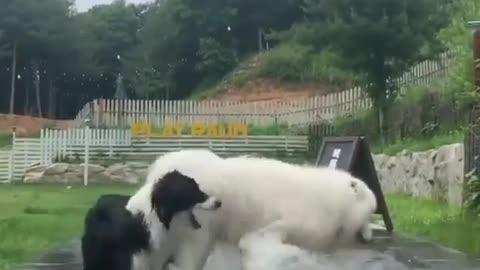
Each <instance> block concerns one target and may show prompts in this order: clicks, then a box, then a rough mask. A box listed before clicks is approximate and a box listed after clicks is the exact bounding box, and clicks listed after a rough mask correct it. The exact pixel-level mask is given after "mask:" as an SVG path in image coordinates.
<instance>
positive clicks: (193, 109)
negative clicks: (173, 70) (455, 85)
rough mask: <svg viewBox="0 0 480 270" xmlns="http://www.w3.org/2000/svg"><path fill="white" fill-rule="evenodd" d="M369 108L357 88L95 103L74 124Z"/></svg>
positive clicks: (436, 70) (324, 114)
mask: <svg viewBox="0 0 480 270" xmlns="http://www.w3.org/2000/svg"><path fill="white" fill-rule="evenodd" d="M453 56H454V51H449V52H445V53H442V54H441V55H439V57H438V61H432V60H427V61H424V62H421V63H419V64H417V65H416V66H414V67H412V68H411V69H410V71H409V72H406V73H405V74H404V75H403V76H402V77H400V78H397V79H396V81H397V83H398V85H399V86H400V88H401V90H402V91H404V90H405V89H406V87H407V86H409V85H412V84H413V85H417V84H425V83H428V82H430V81H432V80H434V79H435V78H438V77H441V76H444V75H445V74H446V73H447V70H448V67H449V65H450V62H451V60H452V58H453ZM370 107H371V101H370V99H369V98H368V97H367V96H366V95H365V93H364V91H363V89H362V87H360V86H359V87H354V88H351V89H347V90H345V91H341V92H335V93H330V94H327V95H322V96H312V97H302V98H292V99H288V100H268V101H256V102H243V101H219V100H114V99H99V100H94V101H92V102H89V103H87V104H86V105H85V106H84V107H83V109H82V110H81V111H80V112H79V113H78V115H77V117H76V118H75V121H74V123H75V126H77V127H80V126H82V125H83V124H84V122H85V120H86V119H90V120H91V121H93V123H94V125H95V126H96V127H127V126H130V125H131V124H133V123H136V122H149V123H152V124H154V125H164V124H166V123H171V124H174V123H183V124H192V123H206V124H218V123H224V122H243V123H249V124H256V125H266V124H273V123H286V124H290V125H292V124H293V125H297V124H306V123H312V122H318V121H321V120H332V119H334V118H335V117H337V116H339V115H344V114H346V113H352V112H355V111H358V110H362V109H366V108H370Z"/></svg>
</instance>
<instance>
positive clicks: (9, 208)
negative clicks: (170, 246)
mask: <svg viewBox="0 0 480 270" xmlns="http://www.w3.org/2000/svg"><path fill="white" fill-rule="evenodd" d="M134 189H135V187H133V186H123V185H115V186H113V185H92V186H90V187H83V186H73V187H72V188H71V189H67V188H66V186H64V185H3V186H2V185H0V208H1V211H0V235H1V241H0V269H1V270H4V269H7V268H10V267H11V266H12V265H14V264H18V263H21V262H25V261H28V260H33V259H35V258H36V257H38V256H40V255H42V254H43V252H45V251H47V250H49V249H51V248H55V247H58V246H61V245H62V244H64V243H65V242H67V241H69V240H71V239H73V238H75V237H79V236H80V234H81V231H82V228H83V218H84V216H85V213H86V211H87V209H88V208H89V207H90V206H91V205H92V203H93V202H94V201H95V200H96V199H97V198H98V197H99V196H100V195H101V194H105V193H121V194H131V193H132V192H133V191H134ZM387 203H388V207H389V210H390V213H391V216H392V219H393V221H394V225H395V226H396V231H398V232H402V233H406V234H409V235H415V236H418V237H421V238H425V239H430V240H433V241H435V242H438V243H440V244H443V245H445V246H449V247H452V248H455V249H458V250H461V251H464V252H467V253H469V254H474V255H480V237H477V236H478V235H480V220H474V219H473V218H471V217H470V218H468V217H466V216H465V215H462V212H461V210H460V209H456V208H449V207H446V206H445V205H443V204H440V203H434V202H431V201H428V200H421V199H413V198H411V197H408V196H405V195H396V194H394V195H388V196H387Z"/></svg>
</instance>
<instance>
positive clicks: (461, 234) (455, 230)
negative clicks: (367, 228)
mask: <svg viewBox="0 0 480 270" xmlns="http://www.w3.org/2000/svg"><path fill="white" fill-rule="evenodd" d="M387 204H388V208H389V210H390V215H391V216H392V220H393V222H394V226H396V231H400V232H403V233H406V234H409V235H414V236H417V237H421V238H423V239H429V240H432V241H434V242H437V243H440V244H442V245H444V246H447V247H451V248H454V249H457V250H460V251H463V252H466V253H468V254H471V255H476V256H478V255H480V237H478V236H479V235H480V218H476V219H475V218H473V217H471V216H468V215H467V214H464V213H462V211H461V210H460V209H456V208H451V207H447V206H446V205H444V204H441V203H436V202H432V201H429V200H424V199H413V198H411V197H409V196H405V195H398V194H395V195H388V196H387Z"/></svg>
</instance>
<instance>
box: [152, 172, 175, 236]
mask: <svg viewBox="0 0 480 270" xmlns="http://www.w3.org/2000/svg"><path fill="white" fill-rule="evenodd" d="M167 196H169V195H168V194H167V190H165V189H163V188H162V183H161V181H159V182H157V183H155V185H154V186H153V189H152V193H151V200H150V203H151V207H152V211H155V213H156V214H157V217H158V219H159V220H160V222H162V223H163V225H164V226H165V228H166V229H167V230H168V229H170V222H171V221H172V218H173V213H172V211H171V209H169V208H168V207H169V206H168V205H167V204H165V199H166V198H167Z"/></svg>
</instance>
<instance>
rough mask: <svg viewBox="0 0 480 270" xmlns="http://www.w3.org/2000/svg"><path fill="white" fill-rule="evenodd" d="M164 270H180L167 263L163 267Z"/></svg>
mask: <svg viewBox="0 0 480 270" xmlns="http://www.w3.org/2000/svg"><path fill="white" fill-rule="evenodd" d="M164 270H180V268H178V267H177V266H176V265H175V264H174V263H171V262H169V263H167V265H165V268H164Z"/></svg>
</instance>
